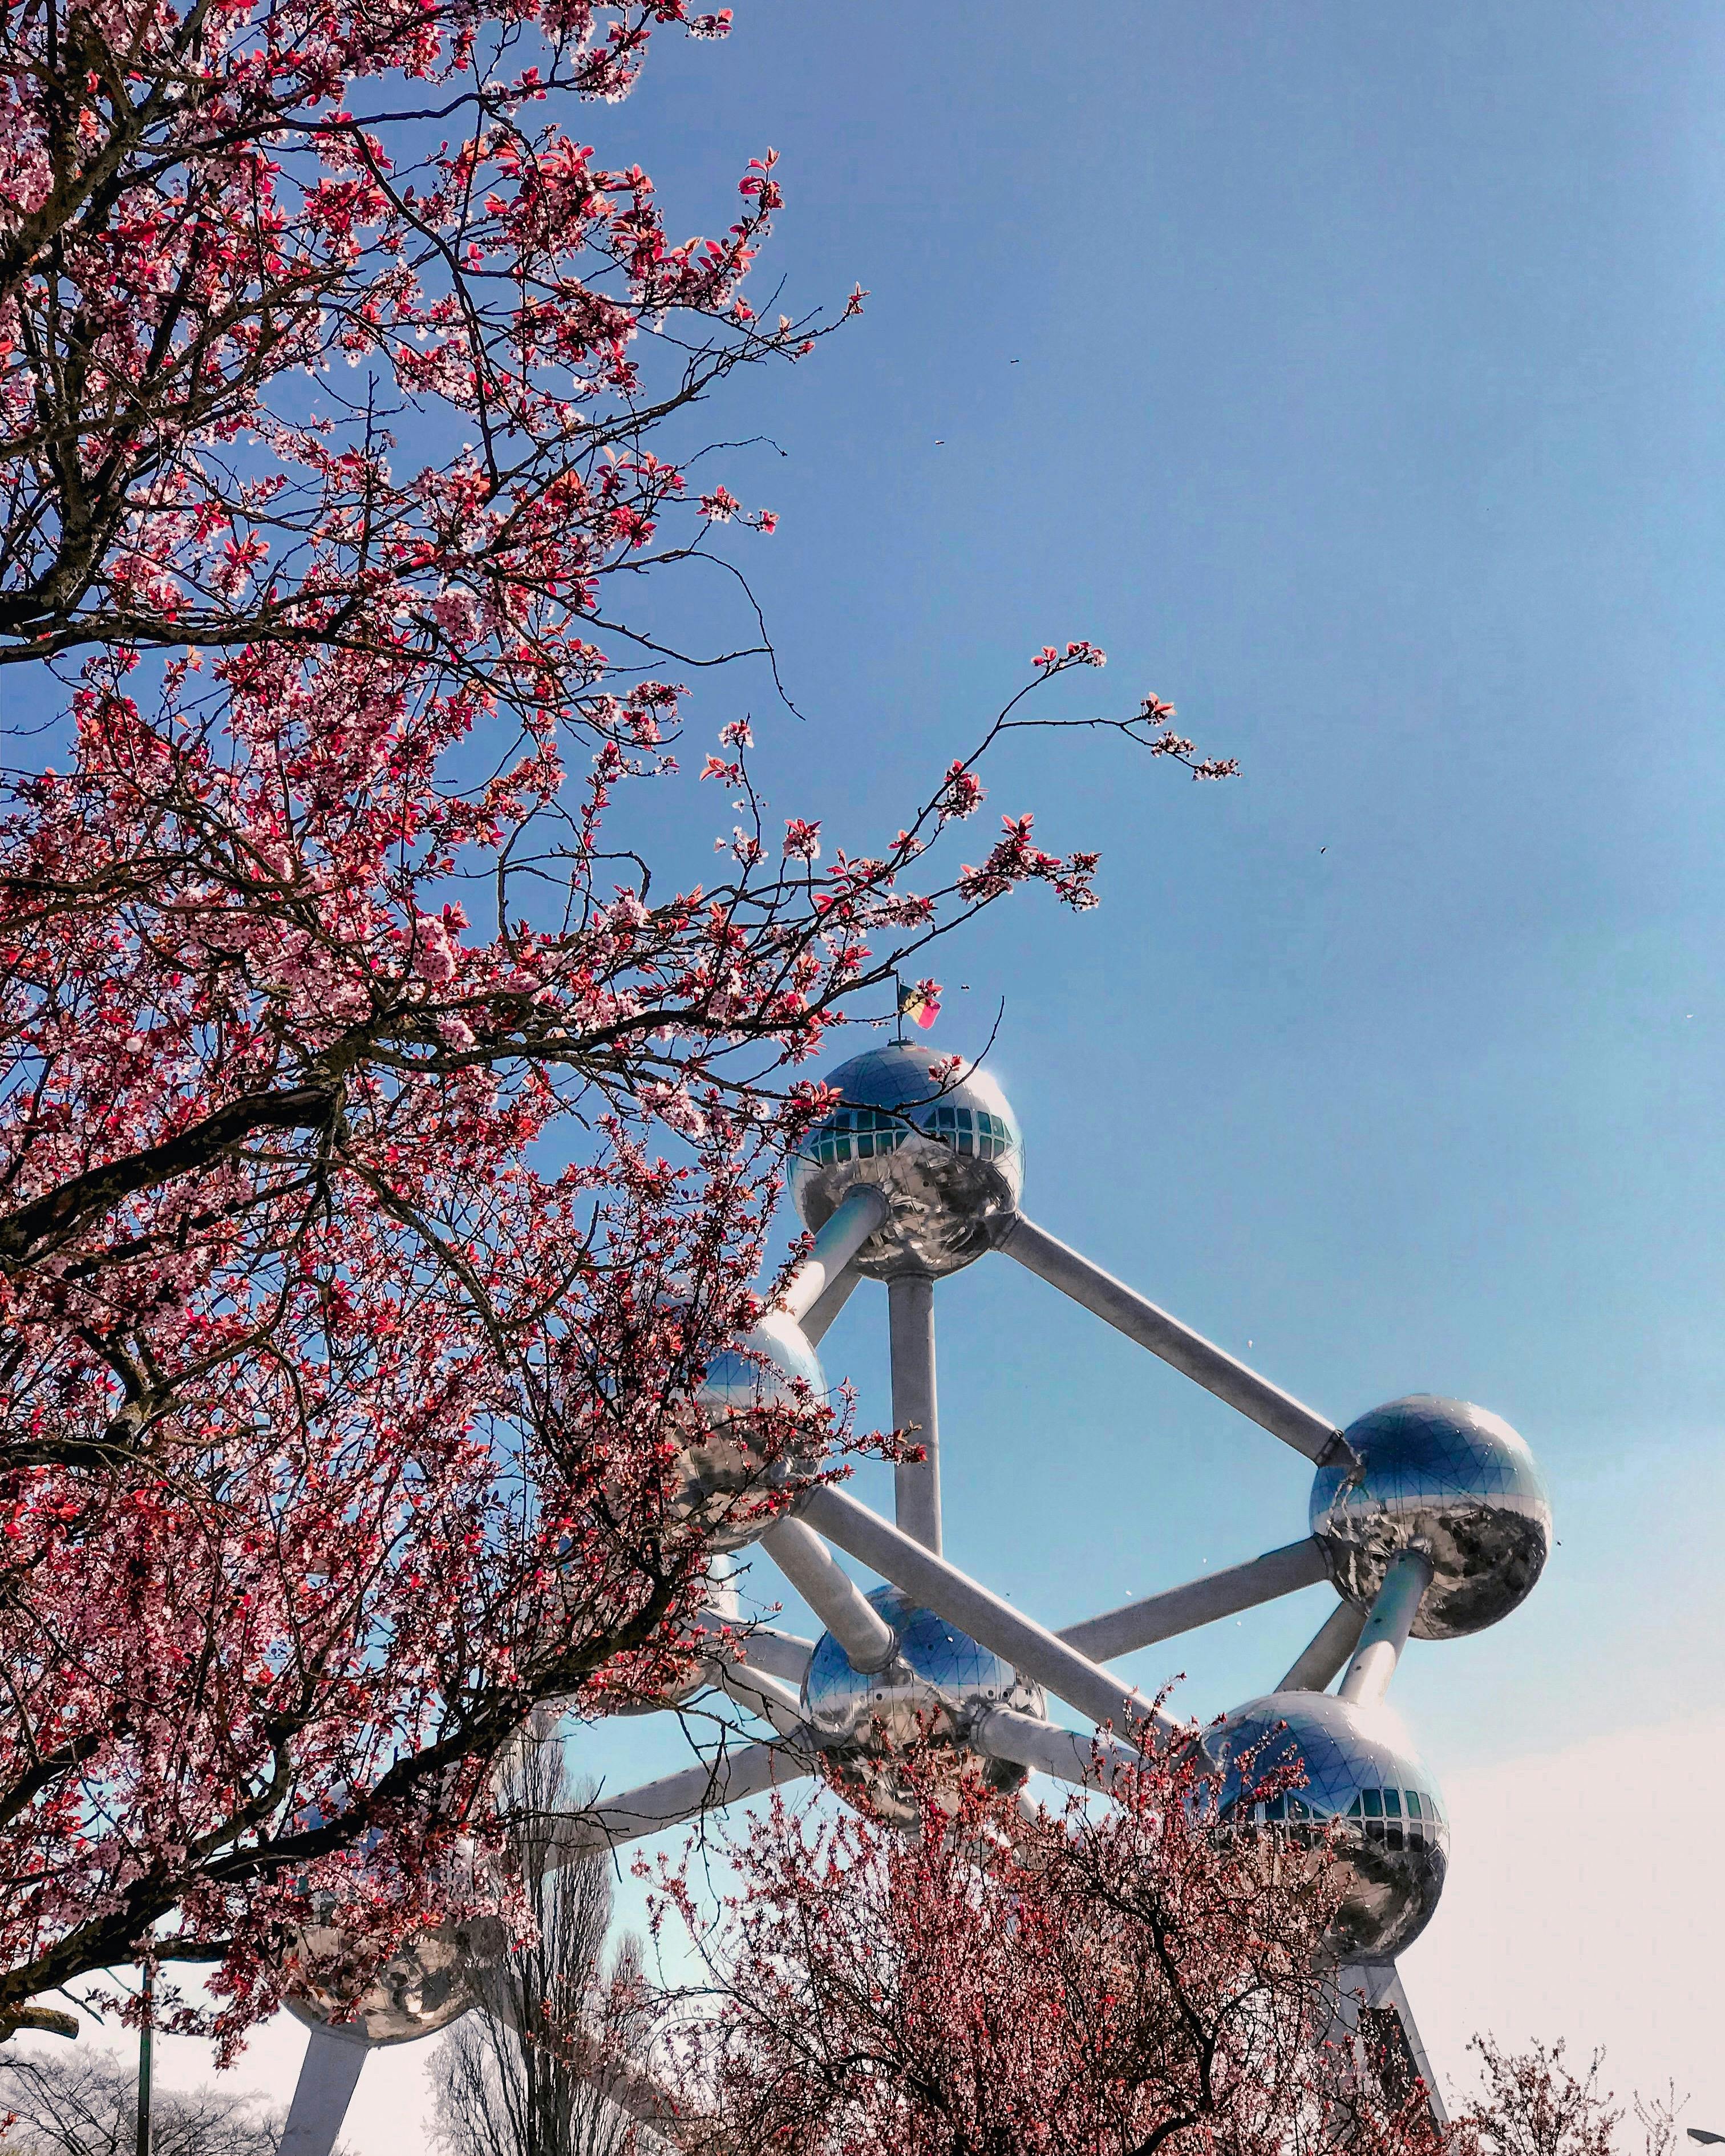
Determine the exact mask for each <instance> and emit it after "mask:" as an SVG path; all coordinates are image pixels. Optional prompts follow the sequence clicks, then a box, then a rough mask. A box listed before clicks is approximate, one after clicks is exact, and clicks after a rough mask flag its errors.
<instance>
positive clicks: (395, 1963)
mask: <svg viewBox="0 0 1725 2156" xmlns="http://www.w3.org/2000/svg"><path fill="white" fill-rule="evenodd" d="M300 1943H301V1947H302V1950H303V1952H304V1953H305V1957H306V1959H307V1961H308V1962H309V1963H310V1973H309V1974H307V1975H306V1976H305V1977H304V1978H303V1979H301V1980H300V1981H299V1982H298V1984H296V1987H295V1989H294V1990H293V1991H291V1992H290V1993H289V1994H288V1995H287V1997H286V1999H285V2000H284V2002H283V2003H284V2004H285V2005H286V2007H287V2010H288V2011H289V2013H290V2014H291V2015H293V2016H294V2017H295V2020H300V2021H303V2022H305V2023H306V2024H307V2025H308V2026H310V2027H312V2028H316V2027H317V2026H318V2025H320V2024H328V2023H331V2022H339V2023H340V2024H341V2029H342V2031H343V2033H344V2034H346V2035H354V2036H357V2037H360V2038H362V2039H363V2040H364V2041H365V2042H367V2044H410V2043H412V2042H413V2040H414V2039H415V2038H416V2037H419V2036H430V2035H434V2034H435V2033H436V2032H437V2030H439V2029H446V2028H447V2027H448V2026H449V2024H450V2022H452V2021H456V2020H459V2019H460V2017H461V2016H462V2015H464V2014H465V2013H466V2012H467V2010H468V2009H469V2008H470V2007H471V2006H475V2005H477V2004H478V2003H479V2001H478V1997H477V1993H476V1989H475V1979H477V1978H478V1976H479V1975H480V1972H481V1971H482V1970H483V1969H485V1968H486V1967H487V1966H489V1965H490V1963H493V1962H495V1961H496V1960H497V1959H499V1958H500V1957H501V1954H502V1953H503V1950H504V1948H505V1946H506V1943H507V1940H506V1933H505V1930H504V1927H503V1924H502V1922H501V1919H500V1918H498V1917H475V1918H473V1919H470V1920H469V1921H468V1922H465V1923H459V1924H439V1927H438V1928H437V1929H436V1930H435V1931H434V1932H427V1933H424V1935H423V1936H422V1937H420V1938H417V1939H413V1940H411V1941H409V1942H408V1944H407V1945H406V1946H404V1947H403V1948H401V1949H400V1950H399V1951H398V1953H394V1954H393V1955H392V1956H391V1957H390V1958H389V1960H388V1962H387V1963H385V1965H384V1966H383V1968H382V1969H381V1970H379V1972H378V1973H377V1975H376V1976H375V1977H374V1978H373V1979H372V1981H371V1983H370V1984H367V1987H366V1988H365V1989H364V1990H363V1991H362V1992H361V1993H360V1994H359V1996H358V1998H357V2000H356V1999H353V1998H352V1995H351V1994H347V1993H346V1992H345V1991H344V1990H343V1989H342V1988H341V1978H340V1971H341V1963H342V1961H343V1959H344V1958H345V1947H346V1941H345V1938H344V1935H343V1933H341V1931H340V1930H339V1929H338V1928H336V1927H335V1926H333V1925H329V1924H308V1925H307V1926H306V1928H305V1930H304V1931H303V1932H302V1933H300Z"/></svg>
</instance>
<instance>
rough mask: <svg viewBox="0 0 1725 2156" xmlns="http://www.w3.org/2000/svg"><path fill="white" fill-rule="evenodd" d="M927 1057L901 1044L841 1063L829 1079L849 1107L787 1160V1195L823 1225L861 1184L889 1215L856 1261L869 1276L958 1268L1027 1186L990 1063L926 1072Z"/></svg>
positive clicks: (986, 1241)
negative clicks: (943, 1073) (871, 1188)
mask: <svg viewBox="0 0 1725 2156" xmlns="http://www.w3.org/2000/svg"><path fill="white" fill-rule="evenodd" d="M934 1060H935V1059H934V1057H933V1055H932V1054H931V1053H930V1051H929V1050H927V1049H926V1048H924V1049H914V1048H910V1047H907V1046H906V1045H904V1044H903V1043H902V1042H898V1043H895V1044H893V1045H891V1046H888V1047H884V1048H875V1049H870V1051H869V1052H868V1054H867V1055H857V1056H854V1057H852V1059H851V1060H850V1062H849V1063H841V1064H840V1065H839V1067H838V1069H837V1070H834V1071H833V1072H832V1073H831V1074H830V1075H829V1077H828V1079H827V1081H826V1083H827V1084H828V1085H829V1086H831V1087H832V1088H833V1090H834V1092H837V1093H840V1094H842V1095H843V1096H844V1099H845V1106H843V1107H841V1108H837V1109H835V1110H834V1111H833V1113H832V1114H831V1115H829V1116H827V1117H826V1119H825V1120H824V1122H819V1123H817V1124H816V1125H815V1127H814V1129H813V1130H812V1131H810V1132H809V1136H808V1137H806V1138H805V1139H804V1140H803V1147H802V1149H801V1151H800V1152H798V1154H797V1155H796V1157H795V1158H794V1159H793V1161H792V1163H791V1171H790V1192H791V1199H792V1202H793V1204H795V1206H796V1209H797V1210H798V1213H799V1214H801V1216H802V1219H803V1224H804V1226H805V1227H809V1228H813V1229H819V1228H822V1227H824V1225H825V1224H826V1223H827V1221H828V1220H829V1219H831V1217H832V1215H833V1214H834V1212H835V1211H836V1210H837V1209H838V1207H839V1204H840V1202H841V1201H842V1200H843V1199H844V1198H845V1195H846V1193H848V1192H850V1190H852V1189H854V1188H855V1187H856V1185H857V1184H859V1183H874V1184H875V1185H877V1186H878V1187H879V1188H880V1189H882V1190H884V1191H885V1192H886V1195H887V1197H888V1199H890V1200H891V1205H892V1212H891V1218H890V1219H888V1220H887V1222H886V1224H885V1225H884V1226H883V1227H881V1228H880V1229H878V1230H877V1231H876V1233H875V1235H873V1236H872V1237H871V1238H870V1240H869V1241H868V1242H867V1243H865V1245H863V1247H862V1249H861V1250H860V1251H859V1252H858V1253H857V1255H856V1257H855V1260H853V1263H854V1264H855V1266H856V1269H857V1270H858V1272H860V1273H861V1274H862V1275H863V1276H864V1277H865V1278H866V1279H869V1280H891V1278H892V1277H893V1276H895V1275H896V1274H901V1273H924V1274H927V1275H928V1276H930V1277H932V1278H935V1279H938V1278H939V1277H940V1276H942V1275H943V1274H946V1273H953V1272H957V1270H959V1268H960V1267H961V1266H963V1265H969V1264H970V1263H971V1262H972V1261H973V1260H974V1259H977V1258H979V1257H981V1256H982V1255H983V1252H984V1251H985V1250H989V1249H991V1248H992V1247H993V1244H994V1242H995V1240H997V1238H998V1235H999V1231H1000V1230H1001V1229H1004V1227H1005V1226H1006V1225H1007V1224H1009V1222H1010V1220H1011V1219H1012V1217H1013V1215H1014V1213H1015V1212H1016V1210H1017V1209H1018V1202H1019V1193H1020V1192H1021V1191H1022V1190H1023V1188H1024V1142H1023V1139H1022V1138H1021V1137H1020V1136H1019V1126H1018V1119H1017V1117H1016V1116H1014V1114H1013V1112H1012V1110H1011V1109H1010V1107H1009V1106H1008V1105H1007V1101H1006V1096H1005V1095H1004V1093H1003V1092H1002V1091H1001V1090H1000V1088H999V1086H998V1085H997V1084H996V1083H995V1081H994V1080H993V1077H992V1076H991V1075H990V1074H989V1073H988V1071H986V1070H978V1069H977V1068H976V1066H975V1065H961V1066H960V1068H959V1070H958V1071H957V1073H956V1074H955V1075H952V1076H951V1077H948V1078H945V1079H937V1078H936V1077H935V1076H934V1075H932V1066H933V1065H934Z"/></svg>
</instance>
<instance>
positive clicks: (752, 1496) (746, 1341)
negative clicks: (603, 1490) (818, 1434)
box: [671, 1310, 827, 1551]
mask: <svg viewBox="0 0 1725 2156" xmlns="http://www.w3.org/2000/svg"><path fill="white" fill-rule="evenodd" d="M756 1357H759V1358H761V1359H760V1360H759V1361H758V1362H757V1361H756V1360H755V1359H754V1358H756ZM826 1387H827V1381H826V1378H824V1375H823V1374H822V1372H821V1367H820V1363H819V1358H817V1357H816V1355H815V1353H814V1348H813V1347H810V1346H809V1342H808V1341H807V1340H806V1339H804V1337H803V1332H802V1330H801V1328H800V1327H798V1324H797V1322H796V1321H795V1319H793V1318H791V1317H787V1316H786V1315H785V1313H784V1312H783V1311H779V1310H771V1311H768V1312H767V1314H766V1316H765V1317H762V1320H761V1322H760V1323H759V1324H758V1325H757V1326H756V1327H755V1328H754V1330H753V1331H752V1332H749V1333H747V1334H745V1336H744V1337H743V1340H742V1346H741V1347H740V1348H737V1349H732V1348H727V1349H726V1350H725V1352H724V1353H722V1354H719V1355H716V1356H715V1357H714V1358H713V1359H712V1361H711V1363H709V1364H708V1366H707V1373H706V1382H705V1383H703V1384H702V1386H701V1390H700V1391H699V1392H698V1393H697V1394H696V1396H695V1408H696V1420H697V1421H698V1423H699V1425H700V1427H699V1429H698V1430H693V1431H691V1434H690V1435H689V1437H688V1438H687V1440H685V1442H684V1443H683V1445H682V1446H681V1447H680V1451H679V1455H678V1460H677V1469H678V1482H677V1487H676V1491H675V1495H674V1496H673V1498H672V1501H671V1503H672V1511H673V1512H674V1514H675V1517H677V1518H678V1519H680V1520H684V1521H689V1522H694V1523H695V1524H696V1525H698V1526H699V1527H701V1531H702V1532H704V1533H705V1534H706V1536H707V1537H708V1540H709V1542H710V1543H711V1547H712V1548H714V1549H716V1550H719V1551H725V1550H733V1549H741V1548H742V1546H743V1544H744V1543H751V1542H753V1541H754V1539H755V1537H757V1535H759V1534H761V1533H762V1532H763V1531H764V1530H765V1529H766V1528H767V1527H770V1526H771V1525H772V1522H773V1515H772V1513H771V1512H769V1511H768V1510H767V1509H766V1508H765V1507H763V1506H762V1504H761V1502H760V1500H761V1497H762V1495H763V1494H764V1493H765V1492H766V1491H769V1490H771V1489H772V1488H773V1487H774V1486H776V1485H777V1484H778V1483H779V1482H782V1481H783V1480H784V1478H785V1476H786V1475H787V1474H788V1472H789V1471H790V1469H791V1466H792V1464H793V1463H792V1460H791V1458H790V1457H789V1456H788V1455H787V1452H786V1450H785V1444H784V1440H785V1435H786V1432H787V1430H788V1428H789V1426H790V1424H791V1422H792V1421H793V1419H794V1418H795V1416H796V1415H797V1414H798V1411H799V1410H800V1409H802V1407H803V1404H805V1403H806V1402H808V1401H809V1400H811V1399H812V1400H814V1401H816V1402H819V1401H820V1400H821V1399H824V1397H825V1394H826Z"/></svg>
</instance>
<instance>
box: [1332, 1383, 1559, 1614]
mask: <svg viewBox="0 0 1725 2156" xmlns="http://www.w3.org/2000/svg"><path fill="white" fill-rule="evenodd" d="M1346 1435H1347V1438H1348V1444H1349V1445H1351V1446H1352V1447H1353V1451H1354V1454H1355V1456H1356V1459H1357V1460H1358V1465H1357V1466H1348V1465H1347V1464H1345V1461H1344V1462H1343V1463H1339V1464H1336V1465H1332V1466H1327V1467H1320V1468H1319V1470H1318V1471H1317V1480H1316V1481H1314V1482H1313V1484H1312V1512H1311V1520H1312V1533H1313V1534H1314V1535H1315V1536H1316V1537H1317V1539H1318V1541H1319V1543H1322V1546H1323V1552H1324V1558H1325V1561H1326V1563H1327V1564H1328V1566H1329V1568H1330V1576H1331V1578H1332V1579H1333V1580H1334V1581H1335V1583H1336V1585H1337V1588H1338V1589H1340V1591H1341V1592H1342V1593H1343V1594H1344V1595H1346V1596H1347V1597H1348V1600H1349V1601H1350V1602H1353V1603H1355V1604H1358V1605H1359V1606H1360V1607H1362V1608H1364V1607H1368V1606H1369V1605H1370V1604H1371V1601H1372V1599H1373V1596H1374V1595H1375V1594H1377V1592H1378V1588H1379V1587H1380V1586H1381V1585H1382V1584H1383V1582H1384V1571H1385V1568H1387V1567H1388V1565H1389V1560H1390V1558H1392V1557H1394V1555H1395V1554H1396V1553H1397V1552H1398V1551H1399V1550H1404V1549H1409V1548H1412V1549H1417V1550H1422V1551H1424V1553H1425V1555H1426V1556H1427V1557H1429V1558H1430V1560H1431V1565H1432V1579H1431V1585H1430V1587H1429V1588H1427V1589H1426V1590H1425V1597H1424V1599H1422V1601H1421V1602H1420V1614H1419V1615H1418V1616H1417V1617H1416V1618H1415V1620H1414V1637H1415V1638H1416V1639H1420V1640H1453V1639H1457V1638H1460V1637H1461V1635H1463V1634H1464V1633H1468V1632H1478V1631H1481V1630H1483V1629H1484V1628H1485V1626H1486V1625H1495V1624H1496V1623H1497V1620H1498V1619H1499V1618H1500V1617H1507V1615H1508V1614H1509V1613H1510V1611H1511V1610H1512V1609H1514V1608H1515V1607H1516V1606H1517V1604H1518V1603H1520V1602H1522V1600H1523V1599H1525V1598H1526V1597H1527V1594H1529V1593H1530V1592H1531V1591H1532V1586H1533V1583H1534V1582H1535V1580H1537V1579H1538V1577H1539V1574H1540V1573H1541V1571H1542V1569H1543V1567H1544V1564H1545V1560H1546V1555H1547V1553H1548V1551H1549V1550H1550V1548H1551V1537H1552V1518H1551V1503H1550V1500H1549V1499H1548V1497H1547V1496H1546V1494H1545V1486H1544V1484H1543V1481H1541V1479H1540V1475H1539V1470H1538V1467H1537V1466H1535V1465H1534V1460H1533V1455H1532V1453H1531V1452H1530V1451H1529V1450H1527V1445H1526V1443H1525V1441H1524V1440H1522V1438H1520V1437H1518V1436H1517V1434H1516V1433H1515V1431H1514V1430H1512V1429H1511V1428H1510V1426H1509V1424H1507V1422H1505V1421H1504V1420H1503V1419H1502V1416H1501V1415H1495V1414H1488V1413H1487V1411H1486V1409H1484V1408H1476V1407H1473V1406H1471V1405H1470V1404H1469V1403H1468V1402H1467V1401H1466V1400H1445V1399H1438V1398H1437V1397H1436V1396H1435V1394H1430V1393H1416V1394H1413V1395H1412V1396H1411V1397H1410V1398H1409V1399H1404V1400H1392V1401H1391V1402H1390V1403H1389V1405H1388V1406H1386V1407H1381V1408H1373V1409H1372V1411H1371V1413H1370V1414H1364V1415H1362V1416H1361V1417H1360V1419H1359V1420H1358V1422H1356V1423H1354V1424H1352V1425H1351V1427H1350V1428H1349V1429H1348V1431H1347V1433H1346Z"/></svg>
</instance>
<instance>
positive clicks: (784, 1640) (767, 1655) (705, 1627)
mask: <svg viewBox="0 0 1725 2156" xmlns="http://www.w3.org/2000/svg"><path fill="white" fill-rule="evenodd" d="M696 1624H697V1625H699V1626H700V1628H701V1630H702V1631H703V1632H707V1633H712V1634H716V1635H722V1634H724V1633H725V1632H726V1631H729V1632H731V1633H732V1635H733V1641H732V1643H733V1645H735V1646H736V1647H737V1648H738V1649H740V1650H741V1651H742V1658H743V1660H744V1661H746V1662H747V1664H748V1666H749V1667H750V1668H751V1669H752V1670H764V1671H766V1673H767V1675H768V1676H770V1677H783V1679H784V1681H785V1682H786V1683H787V1684H793V1685H799V1684H801V1683H802V1681H803V1671H804V1670H806V1669H807V1668H808V1666H809V1656H810V1655H812V1654H813V1653H814V1640H803V1639H799V1638H798V1635H796V1633H794V1632H780V1631H778V1630H775V1629H774V1628H773V1626H771V1625H734V1626H732V1625H724V1624H722V1623H716V1622H715V1621H713V1620H712V1619H711V1616H710V1614H708V1613H706V1612H703V1613H702V1614H701V1616H700V1617H698V1618H697V1619H696Z"/></svg>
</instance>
